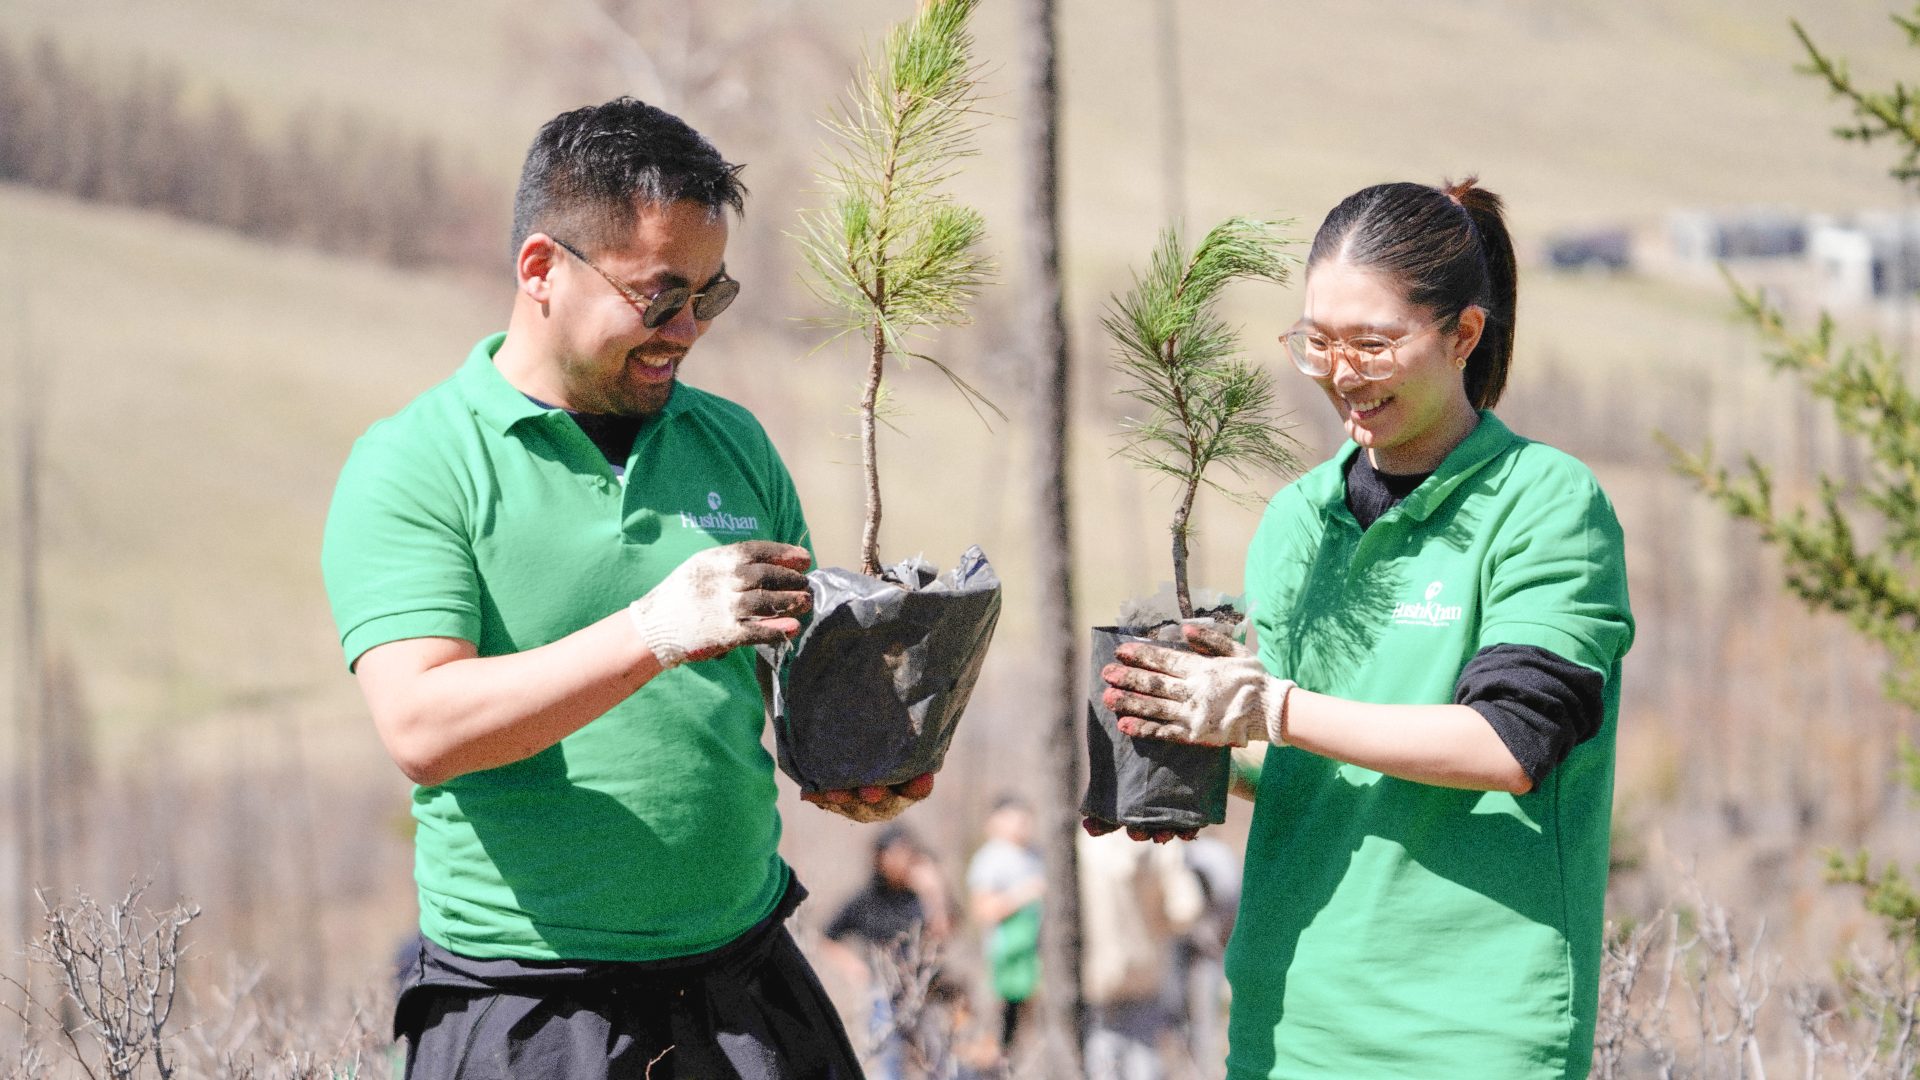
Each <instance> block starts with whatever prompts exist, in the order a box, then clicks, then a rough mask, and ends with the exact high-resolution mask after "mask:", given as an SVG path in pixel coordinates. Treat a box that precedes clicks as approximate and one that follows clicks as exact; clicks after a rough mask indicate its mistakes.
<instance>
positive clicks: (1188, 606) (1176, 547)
mask: <svg viewBox="0 0 1920 1080" xmlns="http://www.w3.org/2000/svg"><path fill="white" fill-rule="evenodd" d="M1198 494H1200V479H1199V477H1198V476H1196V477H1194V478H1193V479H1191V480H1188V481H1187V490H1186V494H1185V496H1184V497H1183V498H1182V499H1181V500H1180V508H1179V509H1178V510H1175V511H1174V512H1173V599H1174V602H1175V603H1177V604H1178V605H1179V606H1180V617H1181V618H1183V619H1191V618H1193V594H1192V592H1191V591H1190V590H1189V589H1188V586H1187V536H1188V533H1189V530H1188V528H1187V521H1188V520H1189V519H1190V518H1192V517H1193V500H1194V496H1196V495H1198Z"/></svg>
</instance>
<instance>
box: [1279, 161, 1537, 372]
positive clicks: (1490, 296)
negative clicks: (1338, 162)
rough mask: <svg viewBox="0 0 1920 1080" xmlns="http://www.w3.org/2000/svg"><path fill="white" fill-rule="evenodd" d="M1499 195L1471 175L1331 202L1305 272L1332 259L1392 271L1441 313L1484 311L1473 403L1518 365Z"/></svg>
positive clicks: (1509, 247) (1512, 278)
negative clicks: (1438, 184) (1514, 363)
mask: <svg viewBox="0 0 1920 1080" xmlns="http://www.w3.org/2000/svg"><path fill="white" fill-rule="evenodd" d="M1501 207H1502V204H1501V201H1500V196H1498V195H1495V194H1494V193H1493V192H1491V191H1488V190H1486V189H1485V188H1482V187H1478V186H1477V185H1476V180H1475V178H1474V177H1471V176H1470V177H1468V178H1467V179H1466V180H1464V181H1462V182H1460V183H1458V184H1454V183H1448V184H1447V185H1446V186H1445V187H1429V186H1427V185H1426V184H1410V183H1396V184H1376V185H1374V186H1373V187H1370V188H1364V189H1362V190H1360V191H1356V192H1354V193H1353V194H1352V195H1349V196H1347V197H1346V198H1345V199H1343V200H1341V202H1340V205H1339V206H1336V207H1334V208H1333V212H1332V213H1330V214H1328V215H1327V220H1326V221H1324V222H1322V223H1321V224H1320V231H1319V232H1318V233H1316V234H1315V235H1314V238H1313V250H1312V251H1311V252H1310V253H1309V254H1308V255H1307V272H1308V273H1309V274H1311V273H1312V272H1313V268H1314V267H1315V266H1318V265H1319V264H1320V263H1322V262H1324V261H1326V260H1328V259H1339V260H1342V261H1345V262H1346V263H1348V264H1349V265H1352V266H1355V267H1364V268H1366V269H1369V270H1375V271H1378V272H1380V273H1383V274H1386V275H1387V276H1389V277H1390V278H1392V279H1393V280H1394V281H1396V282H1398V283H1399V284H1400V286H1401V287H1402V288H1404V289H1405V290H1406V293H1407V302H1408V303H1411V304H1416V305H1418V306H1420V307H1424V308H1427V309H1429V310H1431V311H1433V312H1434V313H1435V314H1436V315H1438V316H1440V317H1442V318H1457V317H1458V316H1459V314H1460V312H1462V311H1464V310H1466V309H1467V308H1469V307H1474V306H1478V307H1480V308H1482V309H1483V310H1485V311H1486V313H1487V326H1486V329H1485V330H1484V331H1482V332H1481V334H1480V342H1479V344H1477V345H1475V346H1474V348H1473V353H1472V354H1471V355H1470V356H1468V357H1467V368H1466V372H1465V379H1466V389H1467V400H1469V401H1471V402H1473V406H1474V408H1476V409H1488V408H1492V407H1493V406H1494V404H1495V403H1496V402H1498V401H1499V400H1500V393H1501V391H1503V390H1505V389H1506V385H1507V368H1508V366H1509V365H1510V364H1511V363H1512V361H1513V317H1514V305H1515V300H1516V296H1517V288H1518V280H1517V278H1518V269H1517V267H1516V266H1515V264H1514V259H1513V238H1512V237H1511V236H1509V235H1508V233H1507V225H1506V221H1505V219H1504V218H1503V217H1502V213H1501Z"/></svg>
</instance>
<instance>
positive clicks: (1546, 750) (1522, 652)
mask: <svg viewBox="0 0 1920 1080" xmlns="http://www.w3.org/2000/svg"><path fill="white" fill-rule="evenodd" d="M1605 681H1606V680H1605V679H1604V678H1603V677H1602V676H1601V674H1600V673H1599V672H1597V671H1595V670H1593V669H1592V668H1589V667H1583V666H1581V665H1579V664H1576V663H1574V662H1573V661H1571V660H1567V659H1565V658H1563V657H1561V656H1558V655H1556V654H1554V653H1551V652H1548V651H1547V650H1546V649H1542V648H1539V647H1538V646H1534V645H1489V646H1487V647H1486V648H1484V649H1481V650H1480V651H1479V652H1477V653H1475V654H1474V656H1473V659H1472V660H1469V661H1467V666H1466V670H1464V671H1462V672H1461V673H1460V680H1459V682H1457V683H1455V684H1454V688H1453V700H1454V704H1456V705H1465V706H1468V707H1469V708H1471V709H1473V710H1474V711H1475V712H1478V713H1479V714H1480V715H1481V716H1484V717H1486V718H1487V723H1489V724H1491V725H1493V730H1494V733H1495V734H1497V735H1499V736H1500V741H1501V742H1504V743H1506V744H1507V749H1508V750H1509V751H1511V752H1512V754H1513V759H1514V760H1515V761H1517V762H1519V763H1520V768H1521V769H1522V770H1524V771H1525V772H1526V774H1527V778H1528V779H1530V780H1532V781H1533V786H1534V787H1536V788H1538V787H1539V786H1540V781H1542V780H1545V779H1546V778H1547V774H1548V773H1550V772H1552V771H1553V767H1554V766H1555V765H1558V764H1560V763H1561V762H1562V761H1565V760H1566V759H1567V755H1568V754H1570V753H1572V752H1573V748H1574V747H1576V746H1578V745H1580V744H1581V743H1583V742H1586V741H1587V740H1588V739H1591V738H1593V736H1594V733H1595V732H1597V731H1599V730H1600V719H1601V716H1602V714H1603V712H1604V707H1603V706H1602V705H1601V700H1600V691H1601V688H1602V686H1603V685H1604V684H1605Z"/></svg>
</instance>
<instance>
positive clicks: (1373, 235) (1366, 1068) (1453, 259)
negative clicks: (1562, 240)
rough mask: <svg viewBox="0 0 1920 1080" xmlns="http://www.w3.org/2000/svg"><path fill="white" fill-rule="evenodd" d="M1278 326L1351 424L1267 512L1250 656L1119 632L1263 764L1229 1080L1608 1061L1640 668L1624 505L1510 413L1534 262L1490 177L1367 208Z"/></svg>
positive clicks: (1252, 571) (1329, 225)
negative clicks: (1509, 386)
mask: <svg viewBox="0 0 1920 1080" xmlns="http://www.w3.org/2000/svg"><path fill="white" fill-rule="evenodd" d="M1306 274H1307V276H1306V291H1305V311H1304V313H1303V314H1302V316H1301V318H1300V321H1299V322H1298V323H1297V324H1296V325H1295V326H1294V328H1293V329H1292V330H1290V331H1289V332H1288V333H1287V334H1285V335H1284V336H1283V341H1284V344H1285V347H1286V350H1287V352H1288V353H1289V355H1290V356H1291V358H1292V360H1293V362H1294V364H1295V365H1296V366H1297V367H1298V368H1299V369H1300V370H1301V372H1302V373H1304V374H1305V375H1306V376H1307V377H1308V378H1311V379H1313V380H1314V381H1315V383H1317V384H1318V385H1319V387H1320V389H1321V390H1322V391H1323V392H1324V393H1325V394H1326V396H1327V399H1328V401H1329V402H1330V403H1331V404H1332V406H1333V408H1334V410H1335V412H1336V413H1337V414H1338V415H1339V417H1340V419H1341V421H1342V422H1343V423H1344V425H1345V428H1346V432H1347V435H1348V436H1349V439H1348V441H1347V442H1346V444H1345V445H1343V446H1342V447H1341V448H1340V449H1339V450H1338V451H1337V452H1336V453H1335V454H1334V456H1333V458H1332V460H1330V461H1328V462H1326V463H1324V464H1322V465H1320V466H1319V467H1317V468H1315V469H1313V470H1312V471H1310V472H1308V473H1307V474H1306V475H1305V476H1303V477H1301V478H1300V479H1299V480H1298V481H1296V482H1295V483H1293V484H1292V485H1290V486H1289V487H1287V488H1285V489H1284V490H1282V491H1281V492H1280V493H1279V494H1278V495H1276V496H1275V497H1274V499H1273V501H1272V502H1271V503H1270V504H1269V506H1268V508H1267V512H1266V515H1265V517H1264V518H1263V519H1262V521H1261V523H1260V527H1259V530H1258V532H1257V533H1256V535H1255V537H1254V540H1253V543H1252V545H1251V546H1250V548H1249V549H1248V552H1247V570H1246V598H1247V602H1248V605H1249V607H1250V613H1251V622H1252V633H1251V640H1250V641H1249V645H1250V646H1252V648H1253V649H1254V650H1256V651H1254V652H1251V653H1249V652H1248V651H1246V650H1244V649H1240V648H1238V647H1236V646H1235V645H1234V643H1233V642H1231V641H1228V640H1226V639H1225V638H1224V637H1222V636H1220V635H1218V634H1212V633H1209V632H1206V631H1201V630H1199V629H1197V628H1189V629H1188V630H1187V632H1186V633H1187V638H1188V641H1189V643H1190V644H1191V645H1192V646H1193V647H1194V649H1195V652H1192V653H1186V652H1181V651H1178V650H1173V649H1168V648H1164V647H1160V646H1154V645H1143V644H1128V645H1124V646H1122V647H1121V650H1120V657H1119V661H1118V662H1117V663H1115V664H1111V665H1109V666H1108V667H1107V668H1106V669H1105V671H1104V672H1103V675H1104V678H1105V680H1106V681H1107V682H1108V683H1109V684H1110V687H1111V688H1110V689H1109V690H1108V691H1107V693H1106V701H1107V704H1108V705H1109V706H1110V707H1112V709H1113V710H1114V712H1115V713H1116V714H1117V715H1119V716H1120V718H1121V726H1122V728H1123V729H1125V730H1127V731H1128V732H1129V733H1130V734H1136V735H1140V736H1147V737H1157V738H1173V739H1179V740H1184V741H1189V742H1196V743H1204V744H1210V745H1227V746H1244V745H1246V744H1248V743H1249V741H1258V742H1264V744H1265V749H1264V751H1263V752H1262V753H1260V754H1258V755H1253V756H1251V757H1241V756H1239V755H1236V757H1237V758H1239V768H1238V770H1237V773H1236V788H1237V790H1239V791H1240V793H1242V794H1245V795H1249V796H1251V797H1252V798H1253V799H1254V817H1253V825H1252V830H1251V834H1250V836H1249V838H1248V843H1247V856H1246V868H1245V875H1244V884H1243V891H1242V896H1241V903H1240V912H1239V917H1238V920H1237V922H1236V923H1235V925H1234V931H1233V938H1232V940H1231V942H1230V943H1229V945H1228V947H1227V957H1226V972H1227V978H1228V981H1229V983H1230V984H1231V986H1232V991H1233V1008H1232V1012H1231V1017H1230V1020H1229V1025H1228V1058H1227V1073H1228V1076H1229V1078H1230V1080H1266V1078H1280V1077H1303V1076H1342V1077H1346V1076H1388V1075H1391V1076H1420V1077H1429V1078H1445V1077H1462V1078H1467V1077H1471V1078H1475V1080H1478V1078H1481V1077H1490V1076H1497V1077H1501V1078H1503V1080H1535V1078H1537V1080H1547V1078H1554V1080H1562V1078H1566V1077H1583V1076H1586V1075H1587V1072H1588V1067H1589V1063H1590V1062H1591V1060H1592V1054H1593V1029H1594V1022H1595V1017H1596V1014H1597V1009H1598V989H1599V971H1600V954H1601V926H1602V912H1603V905H1604V901H1605V896H1606V886H1607V855H1608V841H1609V836H1608V830H1609V825H1610V819H1611V808H1612V801H1613V763H1614V735H1615V729H1616V726H1617V718H1618V711H1619V702H1620V665H1621V659H1622V658H1623V657H1624V656H1625V654H1626V652H1627V648H1628V646H1629V645H1630V644H1631V643H1632V641H1633V634H1634V623H1633V616H1632V615H1631V613H1630V612H1629V609H1628V603H1627V579H1626V557H1625V552H1624V545H1623V541H1622V537H1621V533H1620V526H1619V523H1618V521H1617V519H1616V518H1615V515H1614V512H1613V507H1612V505H1611V504H1610V503H1609V502H1608V500H1607V497H1606V495H1605V493H1604V492H1602V491H1601V489H1600V486H1599V484H1598V483H1597V482H1596V481H1595V479H1594V477H1593V474H1592V472H1591V471H1589V470H1588V469H1587V468H1586V467H1585V466H1584V465H1582V464H1581V463H1580V462H1578V461H1576V460H1574V459H1573V458H1571V457H1569V456H1568V455H1566V454H1564V453H1561V452H1560V451H1557V450H1554V449H1552V448H1551V447H1548V446H1546V445H1544V444H1542V443H1537V442H1533V441H1531V440H1529V439H1525V438H1522V437H1520V436H1519V435H1516V434H1515V433H1514V432H1513V431H1511V430H1509V429H1508V428H1507V426H1506V425H1505V424H1503V423H1502V422H1501V421H1500V419H1499V418H1498V417H1496V416H1495V415H1494V414H1493V412H1492V411H1491V410H1492V407H1493V405H1494V404H1495V403H1496V402H1497V401H1498V400H1499V398H1500V393H1501V390H1502V389H1503V388H1504V386H1505V384H1506V380H1507V370H1508V366H1509V363H1510V361H1511V358H1512V351H1513V334H1514V315H1515V297H1516V292H1517V290H1516V269H1515V264H1514V257H1513V246H1512V242H1511V240H1510V238H1509V236H1508V233H1507V227H1506V223H1505V221H1504V219H1503V216H1502V208H1501V202H1500V200H1499V198H1497V197H1496V196H1495V195H1493V194H1492V193H1491V192H1488V191H1487V190H1485V189H1484V188H1481V187H1478V186H1477V185H1476V184H1475V183H1474V181H1472V180H1469V181H1467V182H1465V183H1461V184H1452V185H1448V186H1445V187H1428V186H1426V185H1422V184H1408V183H1398V184H1382V185H1377V186H1374V187H1369V188H1366V189H1364V190H1362V191H1360V192H1357V193H1355V194H1354V195H1352V196H1349V197H1348V198H1347V199H1346V200H1344V201H1342V202H1341V203H1340V205H1339V206H1337V207H1335V208H1334V210H1333V211H1332V213H1330V214H1329V215H1328V216H1327V219H1326V221H1325V222H1324V223H1323V224H1322V225H1321V226H1320V229H1319V232H1318V234H1317V235H1316V236H1315V237H1314V241H1313V248H1312V251H1311V252H1310V253H1309V255H1308V258H1307V272H1306Z"/></svg>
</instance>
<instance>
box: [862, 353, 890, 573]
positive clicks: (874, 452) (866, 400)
mask: <svg viewBox="0 0 1920 1080" xmlns="http://www.w3.org/2000/svg"><path fill="white" fill-rule="evenodd" d="M886 361H887V339H886V335H885V334H884V333H883V332H882V331H881V329H880V324H879V323H878V322H875V323H874V324H873V355H872V357H871V359H870V360H869V361H868V364H867V388H866V392H865V393H864V394H862V395H861V398H860V460H861V464H862V465H863V466H865V468H866V475H867V522H866V526H865V528H864V529H863V530H862V531H861V534H860V572H861V573H863V574H868V575H870V576H872V577H879V576H880V457H879V448H878V446H877V445H876V444H877V441H878V440H877V436H878V435H879V431H878V428H879V422H878V417H879V410H880V377H881V376H882V375H883V374H885V371H886Z"/></svg>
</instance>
